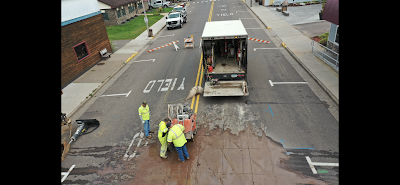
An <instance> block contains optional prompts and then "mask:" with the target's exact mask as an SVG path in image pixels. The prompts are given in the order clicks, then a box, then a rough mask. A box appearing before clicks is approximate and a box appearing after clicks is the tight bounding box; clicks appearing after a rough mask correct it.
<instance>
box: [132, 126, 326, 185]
mask: <svg viewBox="0 0 400 185" xmlns="http://www.w3.org/2000/svg"><path fill="white" fill-rule="evenodd" d="M159 147H160V144H159V143H154V144H152V145H150V146H149V147H146V148H142V149H143V151H142V154H141V155H140V156H139V157H138V158H136V159H135V163H136V166H137V169H135V170H133V172H134V173H135V177H134V178H133V179H132V180H131V182H130V183H132V184H148V183H152V184H153V183H157V184H158V183H160V184H178V185H180V184H182V185H183V184H232V185H235V184H238V185H239V184H240V185H242V184H253V182H254V184H302V183H303V184H326V183H325V182H322V181H320V180H317V179H315V178H312V177H306V176H303V175H302V174H300V173H298V172H292V171H291V170H290V169H285V167H284V165H283V164H282V163H283V162H284V161H286V160H288V159H289V157H290V156H287V155H285V154H284V152H285V151H284V149H283V147H282V145H281V144H280V143H276V142H274V141H271V140H270V139H269V138H267V137H266V136H262V137H258V136H255V135H254V134H252V133H251V126H250V127H248V129H246V130H245V131H242V132H240V133H239V137H238V136H236V135H234V134H231V133H230V132H229V131H219V130H218V129H215V130H209V129H208V128H206V127H204V126H201V128H199V130H198V133H197V134H196V136H195V139H194V141H188V143H187V149H188V152H189V156H190V159H189V160H186V161H185V162H184V163H182V162H180V161H178V160H177V159H178V154H177V153H176V152H175V151H174V152H173V153H171V152H170V151H168V152H167V155H168V159H161V158H160V157H159Z"/></svg>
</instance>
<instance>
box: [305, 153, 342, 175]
mask: <svg viewBox="0 0 400 185" xmlns="http://www.w3.org/2000/svg"><path fill="white" fill-rule="evenodd" d="M306 160H307V162H308V165H309V166H310V168H311V171H312V172H313V173H314V174H317V170H315V167H314V166H336V167H337V166H339V163H319V162H312V161H311V159H310V157H308V156H306Z"/></svg>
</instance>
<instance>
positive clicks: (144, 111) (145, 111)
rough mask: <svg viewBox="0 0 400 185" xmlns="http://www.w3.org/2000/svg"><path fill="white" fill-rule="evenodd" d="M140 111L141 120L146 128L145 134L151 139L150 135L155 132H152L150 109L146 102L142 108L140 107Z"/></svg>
mask: <svg viewBox="0 0 400 185" xmlns="http://www.w3.org/2000/svg"><path fill="white" fill-rule="evenodd" d="M138 111H139V118H140V120H141V121H142V124H143V127H144V133H145V135H146V137H147V138H149V139H150V138H151V136H149V133H153V131H151V130H150V108H149V105H147V102H146V101H143V102H142V106H140V107H139V109H138Z"/></svg>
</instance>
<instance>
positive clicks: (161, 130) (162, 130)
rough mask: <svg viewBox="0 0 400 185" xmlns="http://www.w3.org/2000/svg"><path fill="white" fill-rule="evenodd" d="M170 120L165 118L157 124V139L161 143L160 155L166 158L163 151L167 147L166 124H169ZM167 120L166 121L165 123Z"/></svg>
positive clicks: (165, 150)
mask: <svg viewBox="0 0 400 185" xmlns="http://www.w3.org/2000/svg"><path fill="white" fill-rule="evenodd" d="M170 121H171V120H169V119H168V118H165V119H164V121H161V122H160V124H159V125H158V126H159V127H158V140H160V143H161V148H160V157H161V158H164V159H166V158H167V156H166V155H165V153H166V152H167V148H168V143H167V136H166V135H167V132H168V127H167V125H168V126H171V122H170ZM166 122H167V123H166Z"/></svg>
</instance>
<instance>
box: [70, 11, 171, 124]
mask: <svg viewBox="0 0 400 185" xmlns="http://www.w3.org/2000/svg"><path fill="white" fill-rule="evenodd" d="M164 17H165V16H164ZM164 17H163V18H164ZM163 18H161V19H160V20H162V19H163ZM165 26H166V25H165V24H164V26H163V27H161V29H160V30H158V32H157V33H155V34H154V36H153V38H154V37H155V36H156V35H157V34H158V33H160V31H161V30H163V29H164V28H165ZM145 31H146V30H145ZM153 38H152V39H153ZM152 39H151V40H152ZM149 42H150V40H149V41H147V43H146V45H147V44H148V43H149ZM146 45H144V46H143V47H142V48H141V49H140V50H139V51H138V52H136V53H133V54H132V55H131V56H130V57H129V58H128V59H127V60H126V61H125V62H124V63H123V64H122V65H121V66H120V67H119V68H118V69H116V71H114V73H113V74H111V75H110V76H109V77H107V78H106V79H105V80H104V81H103V83H101V84H100V86H98V87H97V89H96V90H95V91H93V92H92V93H91V94H92V96H89V97H88V98H86V99H85V100H83V101H82V102H81V103H80V104H79V105H78V106H77V107H75V108H74V110H72V111H71V112H70V113H69V114H68V115H66V116H67V117H68V118H71V117H72V116H73V115H74V114H75V113H76V112H77V111H78V110H79V109H80V108H81V107H82V106H84V105H85V104H86V103H87V102H88V101H89V100H90V99H92V98H93V96H95V95H96V93H97V92H98V91H99V90H100V89H101V88H102V87H103V86H104V85H105V84H106V83H107V82H108V81H109V80H110V79H111V78H112V77H114V76H115V74H117V73H118V72H119V71H120V70H121V69H122V68H123V67H124V66H125V65H126V64H127V63H128V62H129V61H130V60H131V59H132V58H134V57H135V56H136V55H137V54H138V53H139V52H140V51H141V50H143V48H144V47H145V46H146Z"/></svg>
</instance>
